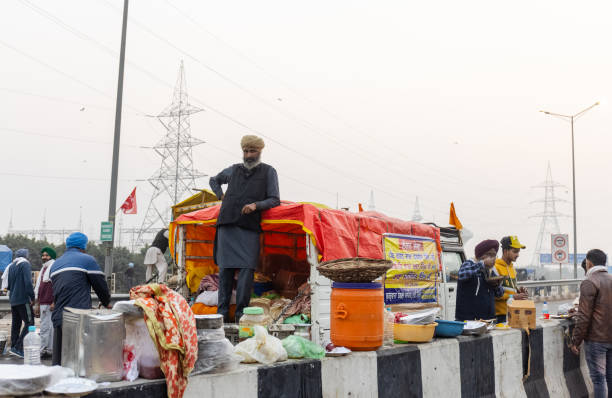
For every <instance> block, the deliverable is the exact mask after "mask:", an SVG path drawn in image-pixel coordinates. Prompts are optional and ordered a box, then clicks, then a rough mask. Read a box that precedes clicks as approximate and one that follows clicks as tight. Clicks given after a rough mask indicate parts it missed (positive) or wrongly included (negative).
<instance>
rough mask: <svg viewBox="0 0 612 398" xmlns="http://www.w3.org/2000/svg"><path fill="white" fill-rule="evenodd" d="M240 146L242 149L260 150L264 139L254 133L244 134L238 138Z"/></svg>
mask: <svg viewBox="0 0 612 398" xmlns="http://www.w3.org/2000/svg"><path fill="white" fill-rule="evenodd" d="M240 146H241V147H242V149H246V148H254V149H256V150H258V151H261V150H262V149H263V148H264V146H265V144H264V141H263V140H262V139H261V138H259V137H258V136H256V135H245V136H244V137H242V139H241V140H240Z"/></svg>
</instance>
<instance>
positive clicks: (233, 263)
mask: <svg viewBox="0 0 612 398" xmlns="http://www.w3.org/2000/svg"><path fill="white" fill-rule="evenodd" d="M240 146H241V147H242V153H243V159H242V160H243V162H242V163H238V164H235V165H233V166H230V167H228V168H227V169H225V170H223V171H222V172H221V173H219V174H217V175H216V176H214V177H212V178H211V179H210V187H211V189H212V191H213V192H214V193H215V195H217V197H218V198H220V199H221V200H222V203H221V210H220V212H219V217H218V218H217V232H216V234H215V245H214V251H213V256H214V259H215V263H216V264H217V265H218V266H219V304H218V310H217V312H218V313H219V314H222V315H223V317H224V319H225V321H226V322H231V321H233V320H230V319H229V307H230V300H231V297H232V290H233V284H234V275H235V273H236V272H238V282H237V285H236V316H235V322H236V323H238V321H239V320H240V317H241V316H242V310H243V309H244V307H247V306H248V305H249V301H250V299H251V289H252V287H253V274H254V272H255V268H256V267H257V263H258V260H259V235H260V234H261V212H262V211H264V210H268V209H270V208H272V207H276V206H278V205H279V204H280V194H279V190H278V176H277V174H276V170H274V168H273V167H272V166H270V165H268V164H265V163H262V162H261V151H262V150H263V148H264V141H263V140H262V139H261V138H259V137H257V136H254V135H245V136H244V137H242V140H241V141H240ZM223 184H227V190H226V192H225V193H223V190H222V188H221V185H223Z"/></svg>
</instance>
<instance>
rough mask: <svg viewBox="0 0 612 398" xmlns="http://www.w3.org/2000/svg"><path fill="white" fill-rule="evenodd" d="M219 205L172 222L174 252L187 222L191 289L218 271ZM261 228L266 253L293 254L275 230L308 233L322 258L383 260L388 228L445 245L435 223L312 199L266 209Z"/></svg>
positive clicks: (300, 249) (301, 246) (301, 256)
mask: <svg viewBox="0 0 612 398" xmlns="http://www.w3.org/2000/svg"><path fill="white" fill-rule="evenodd" d="M219 209H220V206H219V205H217V206H213V207H209V208H206V209H202V210H197V211H194V212H191V213H188V214H183V215H181V216H179V217H178V218H177V219H176V220H175V221H173V222H172V224H171V226H170V228H171V232H172V233H171V234H170V236H171V242H170V247H171V250H172V252H174V245H175V236H176V234H175V233H174V230H175V228H176V227H177V225H186V228H185V241H186V243H187V245H186V256H187V261H186V270H187V274H188V278H187V284H188V286H189V287H190V288H192V290H193V289H194V287H193V286H194V284H196V283H199V279H198V278H201V277H202V276H204V275H206V274H208V273H211V272H214V271H215V268H216V267H215V266H214V263H213V262H212V259H211V258H210V257H211V256H212V242H213V241H214V235H215V229H214V224H215V223H216V221H217V216H218V215H219ZM262 228H263V230H264V246H263V251H262V252H263V254H264V255H265V254H266V253H287V254H290V253H289V252H290V251H291V250H289V249H282V247H283V246H285V247H289V246H290V245H288V244H287V245H283V244H282V243H283V242H282V241H283V240H286V241H288V240H290V239H291V238H290V237H288V236H283V234H274V232H282V233H293V234H300V233H303V232H305V233H307V234H309V235H310V236H311V238H312V239H313V241H314V244H315V245H316V247H317V249H318V250H319V254H320V255H321V261H329V260H336V259H339V258H350V257H367V258H375V259H382V258H384V253H383V247H382V235H383V234H384V233H395V234H403V235H417V236H423V237H429V238H432V239H435V241H436V242H438V250H440V247H439V243H440V230H439V229H438V228H436V227H434V226H431V225H426V224H420V223H416V222H411V221H403V220H399V219H396V218H392V217H388V216H385V215H384V214H381V213H378V212H372V211H366V212H360V213H351V212H348V211H344V210H334V209H329V208H321V207H318V206H315V205H313V204H309V203H293V202H286V201H283V202H282V204H281V205H280V206H278V207H275V208H273V209H270V210H267V211H264V212H263V213H262ZM266 232H270V234H266ZM271 242H272V243H271ZM286 243H288V242H286ZM294 245H295V243H294ZM268 246H272V247H268ZM304 248H305V242H299V243H297V249H296V248H295V247H294V248H293V255H295V256H296V257H298V258H299V259H304V258H305V250H304ZM298 252H299V253H298ZM190 258H191V260H190ZM190 273H191V274H192V276H190ZM195 287H196V288H197V286H195Z"/></svg>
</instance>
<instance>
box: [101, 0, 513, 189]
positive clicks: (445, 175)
mask: <svg viewBox="0 0 612 398" xmlns="http://www.w3.org/2000/svg"><path fill="white" fill-rule="evenodd" d="M105 1H106V0H105ZM165 1H166V3H167V4H168V5H169V6H170V7H172V8H173V9H174V10H175V11H176V12H177V13H179V14H180V15H181V16H183V17H184V18H185V19H187V20H189V21H190V22H191V23H192V24H193V25H195V26H197V27H198V28H200V29H201V30H202V31H203V32H204V33H206V34H208V35H209V36H211V37H213V38H214V39H215V40H217V41H219V42H220V43H221V44H223V45H225V46H226V47H228V48H230V49H231V50H232V51H234V52H235V53H236V54H238V55H239V56H240V57H242V58H244V59H245V60H247V61H248V62H250V63H251V64H252V65H254V66H255V67H256V68H257V69H259V70H260V71H261V72H262V73H264V74H265V75H266V76H268V77H269V78H271V79H273V80H276V81H277V82H279V83H280V84H281V85H282V86H283V87H285V88H286V89H288V90H289V91H291V92H293V93H294V94H296V95H297V96H298V97H301V98H302V99H303V100H305V101H306V102H308V103H310V104H312V105H314V106H315V107H316V108H318V109H319V110H321V111H322V112H324V113H326V114H328V115H329V116H331V117H332V118H334V119H336V120H337V121H339V122H341V123H342V124H344V125H345V126H346V127H348V128H349V129H350V130H351V131H352V132H357V133H359V134H360V135H361V136H362V137H365V138H367V139H368V140H370V141H372V142H374V143H375V144H376V145H378V146H381V147H383V148H385V149H387V150H388V151H389V152H391V153H393V154H394V155H398V156H400V157H403V158H405V159H407V160H409V161H410V162H411V163H413V164H416V165H418V166H420V167H422V168H423V169H424V170H425V171H428V172H435V173H436V174H438V175H439V176H441V177H443V178H446V179H447V180H448V181H449V182H451V183H453V184H464V185H472V186H478V188H483V187H482V186H480V185H477V184H474V183H472V182H470V181H466V180H463V179H460V178H457V177H455V176H452V175H450V174H448V173H447V172H445V171H441V170H438V169H436V168H433V167H431V166H430V165H426V164H424V163H422V162H418V161H416V160H414V158H411V157H408V156H406V155H405V154H403V153H401V152H398V151H397V148H394V147H391V146H389V145H387V144H386V143H385V142H379V141H375V140H374V138H373V137H375V136H376V134H371V133H368V132H366V131H364V130H362V129H361V128H359V127H356V126H354V125H353V124H352V123H349V122H348V121H346V120H345V119H343V118H342V117H340V116H339V115H338V114H336V113H335V112H332V111H330V110H329V109H327V108H325V107H323V106H322V105H320V104H319V103H318V102H316V101H315V100H313V99H312V98H310V97H309V96H307V95H305V94H304V93H302V92H301V91H299V90H297V89H296V88H295V87H293V86H291V85H290V84H288V83H286V82H285V81H284V80H283V79H280V78H278V77H277V76H275V75H273V74H272V73H270V72H269V71H267V70H266V69H265V68H264V67H263V66H261V65H260V64H259V63H257V62H256V61H254V60H253V59H252V58H251V57H249V56H248V55H246V54H245V53H244V52H242V51H240V50H239V49H237V48H236V47H234V46H232V45H230V44H228V43H227V42H226V41H224V40H223V39H221V38H220V37H219V36H218V35H216V34H214V33H213V32H211V31H210V30H208V29H206V28H205V27H203V26H202V24H200V23H199V22H198V21H196V20H195V19H194V18H193V17H191V16H190V15H189V14H187V13H185V12H184V11H182V10H181V9H179V8H178V7H176V6H175V5H174V4H172V2H171V1H169V0H165ZM175 48H176V47H175ZM368 149H371V148H368ZM486 189H487V190H489V191H491V190H493V191H498V192H505V193H510V192H509V191H506V190H502V189H499V188H496V187H490V186H488V187H486Z"/></svg>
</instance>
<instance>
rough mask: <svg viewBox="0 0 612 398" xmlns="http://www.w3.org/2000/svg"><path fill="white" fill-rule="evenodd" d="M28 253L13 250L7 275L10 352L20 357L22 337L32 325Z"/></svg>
mask: <svg viewBox="0 0 612 398" xmlns="http://www.w3.org/2000/svg"><path fill="white" fill-rule="evenodd" d="M28 254H29V253H28V249H19V250H17V251H16V252H15V260H13V262H12V263H11V264H10V269H9V275H8V290H9V291H10V302H11V315H12V324H11V351H10V353H11V354H13V355H16V356H18V357H21V358H23V338H24V337H25V336H26V334H28V327H29V326H30V325H34V315H33V313H32V303H33V302H34V286H33V285H32V265H30V262H29V261H28ZM22 323H23V324H24V326H23V329H22V328H21V324H22ZM20 329H21V332H20Z"/></svg>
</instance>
